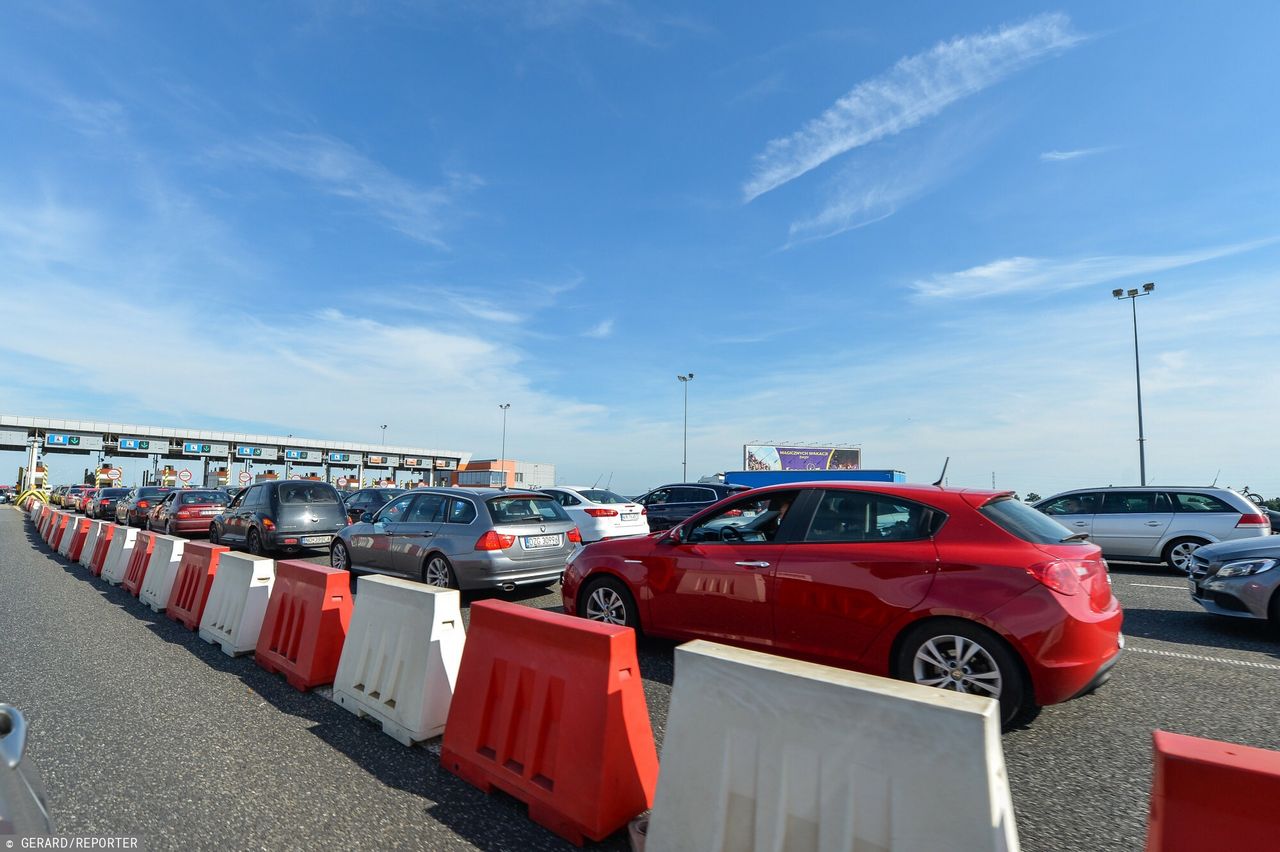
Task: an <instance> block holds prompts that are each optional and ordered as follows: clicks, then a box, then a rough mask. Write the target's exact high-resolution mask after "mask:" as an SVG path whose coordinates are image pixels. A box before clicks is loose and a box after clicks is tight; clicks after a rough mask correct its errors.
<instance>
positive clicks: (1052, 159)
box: [1040, 145, 1111, 163]
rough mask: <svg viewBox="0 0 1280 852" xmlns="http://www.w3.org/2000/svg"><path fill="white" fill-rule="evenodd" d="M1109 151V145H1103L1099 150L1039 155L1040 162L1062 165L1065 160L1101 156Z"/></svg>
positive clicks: (1075, 150) (1085, 149)
mask: <svg viewBox="0 0 1280 852" xmlns="http://www.w3.org/2000/svg"><path fill="white" fill-rule="evenodd" d="M1110 150H1111V146H1110V145H1103V146H1101V147H1099V148H1076V149H1074V150H1072V151H1045V152H1044V153H1043V154H1041V155H1040V161H1041V162H1044V163H1062V162H1066V161H1067V160H1078V159H1080V158H1081V157H1091V156H1093V155H1094V154H1101V153H1103V152H1104V151H1110Z"/></svg>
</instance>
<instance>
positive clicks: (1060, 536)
mask: <svg viewBox="0 0 1280 852" xmlns="http://www.w3.org/2000/svg"><path fill="white" fill-rule="evenodd" d="M978 511H979V512H981V513H982V515H983V517H985V518H987V519H988V520H989V521H991V522H992V523H994V524H995V525H996V526H998V527H1000V529H1002V530H1004V531H1005V532H1007V533H1009V534H1010V535H1015V536H1017V537H1018V538H1020V539H1022V540H1023V541H1029V542H1031V543H1032V544H1068V543H1071V542H1082V541H1083V539H1081V538H1078V537H1077V536H1076V534H1075V533H1073V532H1071V530H1069V529H1067V528H1066V527H1064V526H1063V525H1062V524H1060V523H1058V522H1057V521H1055V520H1054V519H1053V518H1051V517H1049V516H1048V515H1045V514H1043V513H1042V512H1038V511H1036V510H1035V509H1033V508H1032V507H1031V506H1028V505H1027V504H1026V503H1023V502H1022V501H1021V500H1015V499H1013V498H1012V497H997V498H996V499H994V500H992V501H991V502H989V503H987V504H986V505H985V506H983V507H982V508H981V509H979V510H978Z"/></svg>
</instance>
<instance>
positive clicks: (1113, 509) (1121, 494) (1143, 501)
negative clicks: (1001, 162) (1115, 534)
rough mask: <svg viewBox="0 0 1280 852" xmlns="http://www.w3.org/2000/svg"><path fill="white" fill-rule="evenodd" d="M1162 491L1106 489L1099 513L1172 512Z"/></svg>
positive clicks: (1139, 513) (1171, 507) (1142, 513)
mask: <svg viewBox="0 0 1280 852" xmlns="http://www.w3.org/2000/svg"><path fill="white" fill-rule="evenodd" d="M1172 511H1173V506H1172V505H1170V503H1169V498H1168V496H1167V495H1165V493H1164V492H1163V491H1108V492H1106V493H1105V494H1104V495H1103V498H1102V508H1101V509H1099V510H1098V514H1100V515H1144V514H1152V513H1155V512H1172Z"/></svg>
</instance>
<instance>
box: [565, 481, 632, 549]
mask: <svg viewBox="0 0 1280 852" xmlns="http://www.w3.org/2000/svg"><path fill="white" fill-rule="evenodd" d="M542 493H543V494H548V495H550V496H551V497H552V498H554V499H555V501H556V502H557V503H559V504H560V506H561V507H562V508H563V509H564V510H565V512H567V513H568V515H569V517H570V518H571V519H572V520H573V522H574V523H576V524H577V525H578V530H579V531H580V532H581V533H582V540H583V542H592V541H602V540H603V539H606V538H618V537H619V536H627V535H648V534H649V518H648V514H649V510H648V509H646V508H645V507H644V506H641V505H640V504H639V503H636V502H634V501H632V500H628V499H627V498H626V497H621V496H619V495H617V494H614V493H613V492H612V491H609V490H607V489H604V488H592V487H590V486H582V485H557V486H556V487H555V488H544V489H542Z"/></svg>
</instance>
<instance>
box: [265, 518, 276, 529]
mask: <svg viewBox="0 0 1280 852" xmlns="http://www.w3.org/2000/svg"><path fill="white" fill-rule="evenodd" d="M262 526H263V527H264V528H266V529H269V530H273V529H275V528H276V522H275V521H273V520H271V519H270V518H263V519H262Z"/></svg>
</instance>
